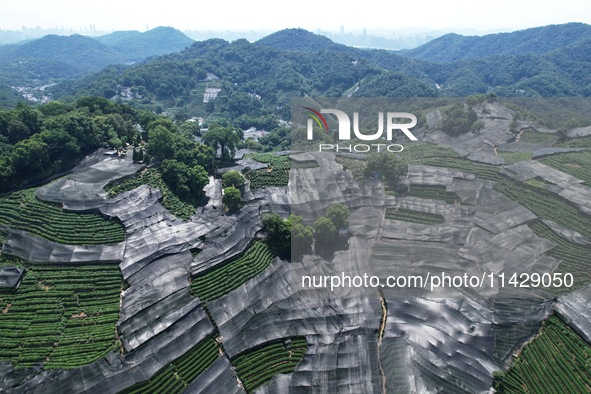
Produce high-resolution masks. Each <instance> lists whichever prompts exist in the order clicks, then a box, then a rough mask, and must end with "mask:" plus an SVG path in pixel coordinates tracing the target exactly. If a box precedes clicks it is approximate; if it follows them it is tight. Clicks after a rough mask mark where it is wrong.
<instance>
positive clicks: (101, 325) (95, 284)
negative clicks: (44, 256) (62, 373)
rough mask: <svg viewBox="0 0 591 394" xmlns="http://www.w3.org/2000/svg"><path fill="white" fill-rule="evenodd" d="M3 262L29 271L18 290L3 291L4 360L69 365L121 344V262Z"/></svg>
mask: <svg viewBox="0 0 591 394" xmlns="http://www.w3.org/2000/svg"><path fill="white" fill-rule="evenodd" d="M0 263H1V264H2V265H3V264H12V265H20V266H23V267H24V268H25V269H26V273H25V276H24V278H23V281H22V284H21V286H20V287H19V289H18V290H16V291H13V290H4V291H3V292H2V293H0V309H1V310H2V313H1V314H0V360H3V361H11V362H12V363H13V364H14V365H15V366H16V367H17V368H23V367H31V366H39V365H42V366H44V367H45V368H46V369H70V368H75V367H79V366H82V365H86V364H89V363H91V362H93V361H95V360H98V359H100V358H101V357H103V356H104V355H105V354H106V353H107V352H109V351H110V350H115V349H117V348H118V347H119V345H118V343H117V337H116V336H115V325H116V323H117V320H118V319H119V298H120V293H121V290H122V285H123V280H122V278H121V272H120V271H119V267H118V266H116V265H86V266H83V267H73V266H57V265H49V266H48V265H42V264H35V265H31V264H23V263H21V262H20V261H18V260H14V259H8V258H6V257H0Z"/></svg>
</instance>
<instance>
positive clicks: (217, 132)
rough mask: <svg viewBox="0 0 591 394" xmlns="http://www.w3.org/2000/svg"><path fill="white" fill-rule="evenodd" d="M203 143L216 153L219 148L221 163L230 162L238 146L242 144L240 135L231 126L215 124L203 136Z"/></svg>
mask: <svg viewBox="0 0 591 394" xmlns="http://www.w3.org/2000/svg"><path fill="white" fill-rule="evenodd" d="M203 142H205V143H206V144H208V145H210V146H211V147H213V149H214V150H216V151H217V149H218V147H219V148H220V151H221V156H220V159H221V161H222V162H228V161H230V160H231V159H232V158H233V157H234V154H235V153H236V149H237V148H238V144H240V134H239V133H238V131H237V130H236V129H234V128H233V127H231V126H222V125H220V124H215V123H214V124H212V125H210V126H209V130H208V131H207V133H205V134H204V135H203Z"/></svg>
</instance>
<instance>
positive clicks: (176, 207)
mask: <svg viewBox="0 0 591 394" xmlns="http://www.w3.org/2000/svg"><path fill="white" fill-rule="evenodd" d="M141 185H150V186H152V187H153V188H156V189H159V190H160V191H161V192H162V196H163V197H162V206H164V208H166V209H168V210H169V211H170V213H172V214H173V215H174V216H176V217H178V218H179V219H183V220H187V219H188V218H189V217H191V215H193V214H194V213H195V209H196V208H195V206H193V205H192V204H190V203H188V202H186V201H182V200H181V199H180V198H178V197H177V196H176V195H175V194H174V193H173V192H172V190H170V188H169V187H168V186H167V185H166V183H165V182H164V181H163V180H162V176H161V175H160V173H159V172H158V170H157V169H154V168H147V169H145V170H143V171H141V172H140V173H138V174H137V175H136V176H134V177H133V178H129V179H126V180H124V181H123V182H120V183H117V184H116V185H110V186H108V187H107V191H108V192H109V195H110V196H111V197H114V196H116V195H118V194H121V193H123V192H127V191H130V190H133V189H135V188H136V187H139V186H141Z"/></svg>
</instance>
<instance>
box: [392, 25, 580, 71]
mask: <svg viewBox="0 0 591 394" xmlns="http://www.w3.org/2000/svg"><path fill="white" fill-rule="evenodd" d="M589 39H591V26H590V25H587V24H584V23H567V24H564V25H550V26H542V27H535V28H532V29H525V30H520V31H515V32H511V33H499V34H489V35H485V36H481V37H479V36H462V35H459V34H454V33H450V34H446V35H444V36H442V37H439V38H436V39H435V40H432V41H429V42H428V43H426V44H423V45H421V46H420V47H418V48H414V49H410V50H407V51H404V52H403V54H404V55H405V56H410V57H413V58H416V59H425V60H430V61H433V62H453V61H457V60H461V59H482V58H486V57H490V56H496V55H523V54H543V53H548V52H551V51H553V50H556V49H558V48H561V47H564V46H567V45H571V44H574V43H578V42H581V41H585V40H589Z"/></svg>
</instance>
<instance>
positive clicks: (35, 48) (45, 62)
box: [0, 27, 193, 85]
mask: <svg viewBox="0 0 591 394" xmlns="http://www.w3.org/2000/svg"><path fill="white" fill-rule="evenodd" d="M136 33H137V34H136ZM192 42H193V40H191V39H190V38H189V37H187V36H185V35H184V34H183V33H181V32H180V31H178V30H175V29H172V28H164V27H162V28H156V29H152V30H150V31H147V32H145V33H139V32H121V33H119V32H116V33H112V34H110V35H107V36H103V37H98V38H96V39H95V38H91V37H86V36H81V35H72V36H58V35H48V36H45V37H42V38H40V39H38V40H33V41H29V42H26V43H23V44H13V45H4V46H2V47H0V81H4V82H5V83H7V84H11V85H21V84H25V85H27V84H29V85H30V84H33V83H35V84H39V83H47V82H52V81H55V80H60V79H72V78H77V77H80V76H81V75H83V74H87V73H90V72H94V71H98V70H100V69H102V68H104V67H106V66H108V65H112V64H121V63H130V62H136V61H139V60H142V59H145V58H147V57H150V56H154V55H162V54H166V53H171V52H176V51H179V50H181V49H183V48H185V47H187V46H189V45H190V44H191V43H192Z"/></svg>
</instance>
